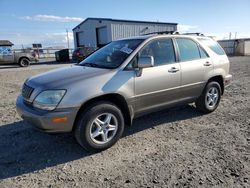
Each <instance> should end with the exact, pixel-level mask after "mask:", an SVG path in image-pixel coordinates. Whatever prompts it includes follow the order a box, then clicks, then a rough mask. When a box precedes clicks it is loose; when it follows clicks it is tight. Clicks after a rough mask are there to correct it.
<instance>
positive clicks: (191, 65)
mask: <svg viewBox="0 0 250 188" xmlns="http://www.w3.org/2000/svg"><path fill="white" fill-rule="evenodd" d="M231 79H232V76H231V75H230V74H229V60H228V58H227V56H226V55H225V52H224V51H223V49H222V48H221V47H220V46H219V45H218V43H217V42H215V41H214V40H212V39H211V38H208V37H204V36H190V35H148V36H141V37H134V38H129V39H122V40H118V41H114V42H111V43H110V44H108V45H106V46H105V47H103V48H101V49H99V50H98V51H96V52H95V53H93V54H92V55H90V56H89V57H87V58H86V59H85V60H83V61H82V62H81V63H80V64H76V65H72V66H70V67H64V68H60V69H56V70H52V71H49V72H46V73H43V74H39V75H37V76H34V77H31V78H29V79H27V80H26V82H25V83H24V85H23V89H22V94H21V95H20V96H19V97H18V98H17V102H16V106H17V111H18V113H19V114H20V116H21V117H22V118H23V119H24V120H27V121H28V122H30V123H31V124H32V125H34V126H35V127H36V128H38V129H40V130H43V131H45V132H71V131H72V132H74V134H75V137H76V139H77V141H78V142H79V144H80V145H81V146H83V147H84V148H85V149H87V150H91V151H100V150H104V149H107V148H109V147H111V146H112V145H113V144H115V143H116V142H117V141H118V139H119V138H120V137H121V136H122V133H123V129H124V125H131V124H132V121H133V119H134V118H136V117H138V116H141V115H143V114H146V113H149V112H153V111H157V110H160V109H163V108H166V107H171V106H175V105H179V104H187V103H192V102H195V104H196V107H197V108H198V109H199V110H201V111H203V112H204V113H210V112H213V111H214V110H215V109H216V108H217V107H218V105H219V102H220V99H221V95H222V94H223V92H224V88H225V86H226V85H228V84H229V83H230V81H231Z"/></svg>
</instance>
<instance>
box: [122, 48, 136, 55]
mask: <svg viewBox="0 0 250 188" xmlns="http://www.w3.org/2000/svg"><path fill="white" fill-rule="evenodd" d="M120 51H121V52H124V53H126V54H131V53H132V52H133V50H132V49H130V48H128V47H123V48H121V49H120Z"/></svg>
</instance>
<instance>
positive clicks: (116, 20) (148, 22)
mask: <svg viewBox="0 0 250 188" xmlns="http://www.w3.org/2000/svg"><path fill="white" fill-rule="evenodd" d="M88 20H100V21H111V22H128V23H145V24H161V25H177V23H170V22H152V21H138V20H121V19H111V18H87V19H85V20H84V21H82V22H81V23H80V24H78V25H77V26H76V27H74V28H73V29H72V30H74V29H76V28H77V27H79V26H80V25H82V24H83V23H85V22H86V21H88Z"/></svg>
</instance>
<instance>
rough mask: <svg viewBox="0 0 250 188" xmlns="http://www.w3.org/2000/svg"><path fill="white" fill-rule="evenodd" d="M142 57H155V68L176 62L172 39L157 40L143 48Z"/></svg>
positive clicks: (140, 54) (140, 53)
mask: <svg viewBox="0 0 250 188" xmlns="http://www.w3.org/2000/svg"><path fill="white" fill-rule="evenodd" d="M140 56H153V57H154V66H160V65H166V64H169V63H174V62H176V59H175V52H174V46H173V42H172V39H169V38H167V39H157V40H154V41H152V42H150V43H149V44H147V45H146V46H144V47H143V48H142V50H141V51H140V52H139V57H140Z"/></svg>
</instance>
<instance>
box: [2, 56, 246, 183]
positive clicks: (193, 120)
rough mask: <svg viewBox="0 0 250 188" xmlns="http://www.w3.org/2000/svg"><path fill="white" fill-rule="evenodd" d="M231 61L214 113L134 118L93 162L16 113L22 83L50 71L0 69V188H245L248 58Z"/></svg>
mask: <svg viewBox="0 0 250 188" xmlns="http://www.w3.org/2000/svg"><path fill="white" fill-rule="evenodd" d="M230 61H231V62H232V63H231V73H232V74H233V76H234V80H233V83H232V85H231V86H229V87H228V88H227V89H226V91H225V95H224V97H223V98H222V101H221V104H220V106H219V107H218V109H217V110H216V111H215V112H214V113H211V114H208V115H203V114H201V113H199V112H197V111H196V110H195V108H194V107H193V106H192V105H186V106H182V107H178V108H172V109H168V110H164V111H161V112H157V113H153V114H150V115H147V116H144V117H141V118H139V119H137V120H135V121H134V124H133V126H132V127H128V128H126V130H125V133H124V137H123V138H122V139H120V141H119V142H118V143H117V144H116V145H115V146H113V147H112V148H110V149H108V150H106V151H103V152H101V153H96V154H93V153H88V152H86V151H84V150H83V149H82V148H81V147H80V146H79V145H78V144H77V143H76V141H75V139H74V137H73V136H72V135H71V134H55V135H48V134H45V133H40V132H38V131H36V130H34V129H32V128H31V127H30V125H28V124H26V123H25V122H23V121H22V120H21V118H20V117H19V116H18V114H17V113H16V110H15V99H16V97H17V95H18V93H19V90H20V87H21V84H22V83H23V82H24V81H25V79H26V78H27V77H29V76H31V75H35V74H37V73H40V72H44V71H46V70H48V69H51V68H55V66H50V65H48V66H40V67H39V66H38V67H37V66H36V67H35V66H34V67H35V68H32V67H30V68H28V69H21V68H12V69H1V70H0V99H1V100H0V125H1V126H0V187H73V186H74V187H233V188H235V187H250V119H249V118H250V57H234V58H230Z"/></svg>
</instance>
